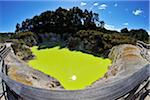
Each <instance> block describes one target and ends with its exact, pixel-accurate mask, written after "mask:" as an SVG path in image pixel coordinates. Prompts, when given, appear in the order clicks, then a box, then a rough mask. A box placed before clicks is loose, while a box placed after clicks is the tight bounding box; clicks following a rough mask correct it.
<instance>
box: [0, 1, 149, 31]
mask: <svg viewBox="0 0 150 100" xmlns="http://www.w3.org/2000/svg"><path fill="white" fill-rule="evenodd" d="M149 3H150V2H149V1H148V0H141V1H139V0H137V1H135V0H124V1H123V0H122V1H121V0H49V1H48V0H43V1H42V0H41V1H40V0H36V1H12V0H11V1H4V0H3V1H1V0H0V32H14V31H15V26H16V23H21V22H22V21H23V20H25V19H26V18H32V17H33V16H35V15H39V14H40V13H42V12H43V11H46V10H55V9H57V8H58V7H63V8H66V9H69V8H72V7H74V6H78V7H79V8H81V9H83V10H84V9H88V10H89V11H90V10H92V11H93V12H96V13H98V14H99V17H100V20H103V21H105V23H106V25H105V27H106V28H108V29H113V30H114V29H115V30H120V29H122V28H125V27H127V28H129V29H139V28H143V29H146V30H147V31H150V27H149V19H150V17H149Z"/></svg>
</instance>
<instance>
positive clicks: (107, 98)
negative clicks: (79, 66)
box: [0, 47, 150, 100]
mask: <svg viewBox="0 0 150 100" xmlns="http://www.w3.org/2000/svg"><path fill="white" fill-rule="evenodd" d="M2 48H3V49H0V52H1V53H0V56H1V59H0V67H1V68H2V71H1V72H0V77H1V78H2V80H3V83H4V84H2V85H3V91H4V94H3V95H4V96H5V99H6V100H116V99H120V98H121V100H122V99H123V100H135V99H136V98H138V97H139V96H140V97H139V98H144V97H145V94H146V93H149V90H148V89H147V87H148V85H149V80H148V79H149V77H150V65H149V64H148V65H146V66H143V67H142V68H141V69H135V70H136V71H133V72H134V73H129V74H127V75H126V74H125V73H124V74H122V75H120V76H118V77H116V79H115V78H114V81H111V82H108V83H105V85H102V86H99V87H94V88H89V89H84V90H46V89H40V88H35V87H31V86H27V85H24V84H22V83H19V82H17V81H14V80H12V79H10V78H9V77H8V76H7V73H6V72H5V71H6V69H7V68H6V65H5V64H4V59H5V57H7V55H8V54H9V52H10V49H9V47H5V49H4V47H2ZM141 85H142V88H141ZM139 88H140V89H139ZM141 91H146V92H144V93H143V92H141Z"/></svg>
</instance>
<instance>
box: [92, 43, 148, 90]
mask: <svg viewBox="0 0 150 100" xmlns="http://www.w3.org/2000/svg"><path fill="white" fill-rule="evenodd" d="M145 45H147V44H145ZM149 52H150V49H149V48H145V47H144V46H142V47H140V46H138V45H136V46H135V45H131V44H123V45H118V46H114V47H113V48H112V49H111V51H110V53H109V58H110V59H111V60H112V65H111V66H110V67H109V70H108V72H107V73H106V74H105V75H104V77H103V78H101V79H99V80H97V81H96V82H94V83H93V85H92V86H91V87H94V86H99V85H103V84H105V83H107V82H111V81H114V80H115V79H119V78H121V77H122V76H123V75H124V76H126V75H128V74H132V73H134V72H136V71H137V70H139V69H141V68H143V67H144V66H146V65H147V64H150V53H149Z"/></svg>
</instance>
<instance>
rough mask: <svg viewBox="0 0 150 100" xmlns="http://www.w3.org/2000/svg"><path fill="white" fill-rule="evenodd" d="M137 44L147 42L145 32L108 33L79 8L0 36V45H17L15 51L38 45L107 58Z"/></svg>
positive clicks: (40, 18)
mask: <svg viewBox="0 0 150 100" xmlns="http://www.w3.org/2000/svg"><path fill="white" fill-rule="evenodd" d="M137 40H141V41H144V42H148V40H149V35H148V33H147V32H146V30H144V29H131V30H128V29H127V28H124V29H122V30H121V31H120V32H118V31H115V30H107V29H105V22H104V21H101V20H100V19H99V15H98V14H97V13H94V12H92V11H88V10H86V9H85V10H84V11H83V10H81V9H80V8H78V7H73V8H71V9H69V10H67V9H63V8H61V7H59V8H58V9H56V10H55V11H46V12H43V13H41V14H40V15H36V16H34V17H33V18H31V19H26V20H25V21H23V22H22V23H21V24H19V23H17V25H16V31H15V33H14V34H10V33H7V34H0V42H5V41H15V43H16V44H15V45H14V47H15V48H14V49H16V48H17V47H18V48H21V49H22V46H21V45H22V44H23V45H27V46H30V47H31V46H34V45H38V46H39V49H42V48H47V47H53V46H56V45H59V46H60V47H62V48H63V47H67V48H69V49H70V50H79V51H82V52H86V53H91V54H93V55H96V56H104V57H107V54H108V52H109V50H110V48H112V47H113V46H115V45H119V44H125V43H130V44H135V43H136V41H137ZM19 44H20V45H19ZM24 47H25V46H24ZM19 50H20V49H17V50H16V52H18V51H19ZM24 50H25V49H24ZM30 54H31V53H30Z"/></svg>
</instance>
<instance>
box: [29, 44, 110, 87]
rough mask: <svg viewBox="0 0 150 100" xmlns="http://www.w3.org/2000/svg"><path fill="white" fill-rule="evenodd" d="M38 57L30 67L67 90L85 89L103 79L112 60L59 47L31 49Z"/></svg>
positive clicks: (31, 61)
mask: <svg viewBox="0 0 150 100" xmlns="http://www.w3.org/2000/svg"><path fill="white" fill-rule="evenodd" d="M31 50H32V52H33V54H34V55H35V56H36V58H35V59H34V60H30V61H29V65H31V66H32V67H33V68H35V69H37V70H40V71H42V72H44V73H46V74H48V75H50V76H52V77H54V78H56V79H57V80H59V81H60V82H61V84H62V85H63V87H64V88H65V89H67V90H76V89H84V88H85V87H86V86H89V85H91V84H92V83H93V82H95V81H96V80H98V79H99V78H101V77H103V76H104V74H105V73H106V72H107V70H108V66H109V65H110V64H111V60H109V59H102V58H100V57H95V56H93V55H90V54H86V53H82V52H79V51H70V50H68V49H66V48H64V49H59V47H54V48H49V49H42V50H37V47H32V48H31Z"/></svg>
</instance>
